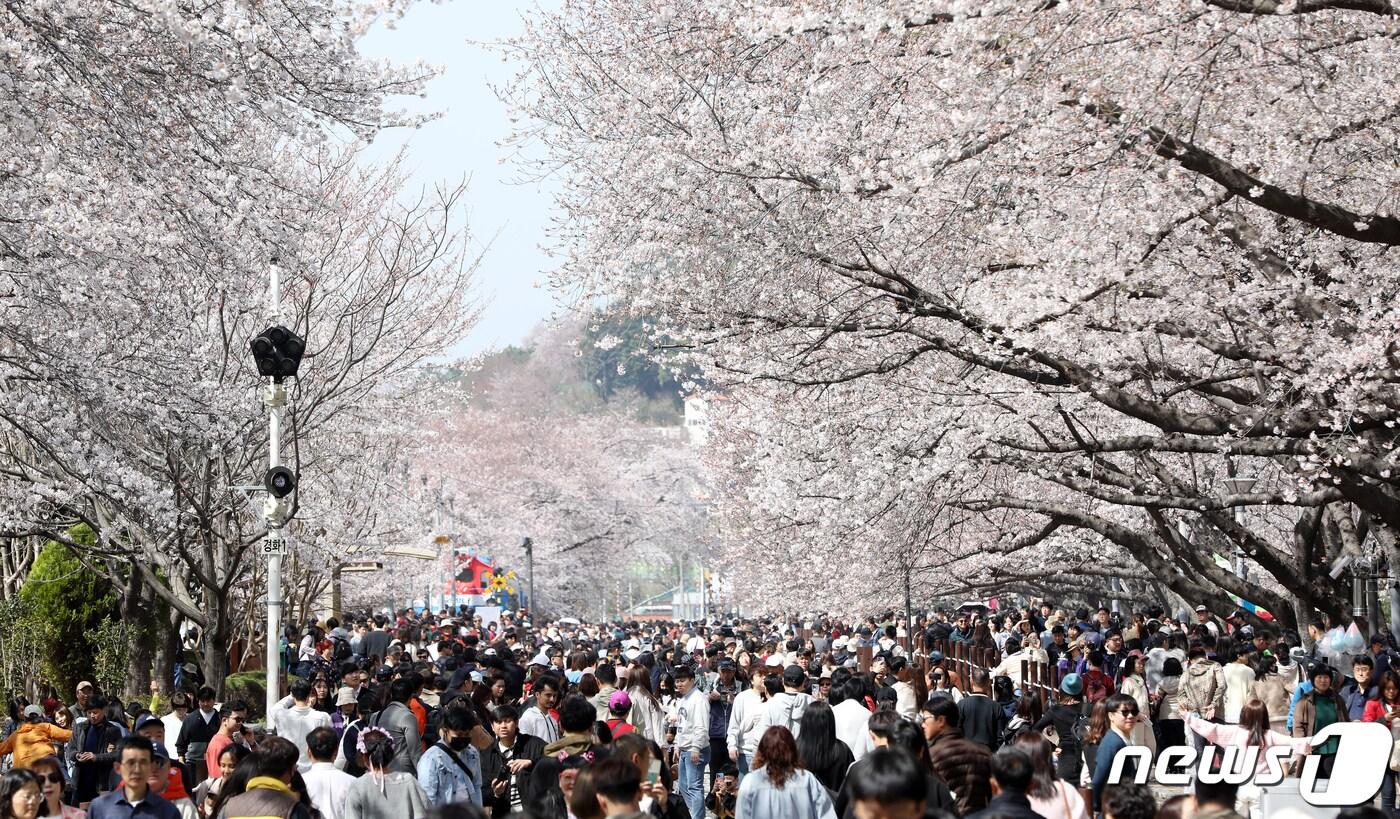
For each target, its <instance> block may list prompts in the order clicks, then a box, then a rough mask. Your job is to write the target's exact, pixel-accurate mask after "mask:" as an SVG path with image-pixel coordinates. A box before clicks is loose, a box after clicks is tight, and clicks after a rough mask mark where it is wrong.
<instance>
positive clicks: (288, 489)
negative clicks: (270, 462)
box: [263, 466, 297, 498]
mask: <svg viewBox="0 0 1400 819" xmlns="http://www.w3.org/2000/svg"><path fill="white" fill-rule="evenodd" d="M263 486H264V487H266V488H267V491H268V492H269V493H271V495H272V497H274V498H285V497H287V496H288V495H290V494H292V490H294V489H296V488H297V476H296V474H295V473H293V472H292V470H290V469H288V468H287V467H285V466H275V467H273V468H272V469H269V470H267V474H266V475H264V476H263Z"/></svg>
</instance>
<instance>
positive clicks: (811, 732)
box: [797, 700, 856, 793]
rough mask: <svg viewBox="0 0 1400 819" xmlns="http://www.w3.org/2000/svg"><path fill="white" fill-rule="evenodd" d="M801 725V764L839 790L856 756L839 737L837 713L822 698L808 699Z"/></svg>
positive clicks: (799, 739) (799, 738)
mask: <svg viewBox="0 0 1400 819" xmlns="http://www.w3.org/2000/svg"><path fill="white" fill-rule="evenodd" d="M800 725H801V728H802V730H801V731H800V732H799V733H798V734H797V759H798V764H799V765H801V766H802V767H803V768H806V769H807V770H809V771H811V772H812V774H813V775H815V776H816V777H817V780H818V781H820V782H821V783H822V785H824V786H826V789H827V790H829V791H831V792H833V793H839V792H840V791H841V784H842V783H843V782H845V781H846V769H848V768H850V767H851V765H852V764H854V763H855V761H856V758H855V755H854V754H852V753H851V749H850V748H848V747H847V746H846V743H844V742H842V741H841V740H839V739H837V738H836V715H835V714H834V713H833V712H832V710H831V706H830V705H827V704H826V703H825V702H823V701H821V700H814V701H812V702H810V703H808V704H807V708H806V710H804V711H803V712H802V720H801V722H800Z"/></svg>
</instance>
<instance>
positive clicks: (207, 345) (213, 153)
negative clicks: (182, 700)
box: [0, 0, 474, 684]
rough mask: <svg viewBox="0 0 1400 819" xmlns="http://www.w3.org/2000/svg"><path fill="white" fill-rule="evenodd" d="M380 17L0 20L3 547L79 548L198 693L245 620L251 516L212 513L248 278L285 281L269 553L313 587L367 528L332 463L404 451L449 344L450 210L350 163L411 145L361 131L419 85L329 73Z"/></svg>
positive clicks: (240, 453) (249, 428)
mask: <svg viewBox="0 0 1400 819" xmlns="http://www.w3.org/2000/svg"><path fill="white" fill-rule="evenodd" d="M401 8H402V7H401V4H397V3H358V2H332V0H310V1H308V2H297V3H284V4H273V5H269V4H245V3H232V4H225V5H222V6H212V7H208V8H200V7H190V6H187V5H180V4H176V3H169V2H163V0H152V2H138V3H125V4H114V3H72V2H58V3H47V4H41V5H38V6H23V7H20V6H16V7H11V8H7V9H6V10H5V11H4V12H3V13H0V14H3V17H2V18H0V19H3V23H0V38H3V40H4V42H5V46H6V47H5V49H4V57H3V59H4V60H5V61H6V68H7V71H6V75H7V76H8V77H9V78H10V81H9V82H7V83H5V84H4V88H3V89H0V106H3V107H4V109H5V112H6V116H5V117H4V121H5V123H6V125H4V126H0V127H4V128H5V129H6V130H7V133H6V136H7V138H8V140H9V144H10V146H11V152H10V154H9V158H8V159H7V165H6V168H5V173H4V176H3V180H0V197H3V200H4V202H5V216H4V218H3V220H0V256H3V258H4V265H3V273H0V276H3V277H4V283H3V284H0V290H3V291H4V293H3V295H4V299H3V301H0V419H3V422H4V423H3V436H4V437H3V442H4V447H3V460H2V461H0V462H2V463H3V464H4V472H3V474H4V481H3V482H0V491H3V492H4V493H5V500H6V504H5V515H4V528H5V530H6V531H7V533H9V534H12V535H16V536H27V535H41V536H45V537H54V538H58V539H63V538H65V532H66V530H67V529H68V528H69V527H70V526H71V525H72V524H74V523H77V522H86V523H88V524H89V525H90V526H91V527H92V528H93V530H94V532H96V533H97V536H98V542H97V546H96V547H95V548H89V549H85V550H84V555H85V557H86V559H88V560H90V561H91V562H93V563H94V565H95V566H96V567H97V568H99V569H100V570H102V571H104V572H105V573H106V574H108V576H109V577H110V578H112V579H113V580H114V581H117V582H119V585H120V586H122V587H123V588H124V589H125V590H126V594H125V595H124V601H125V602H124V605H128V606H130V605H141V601H142V600H149V599H150V597H151V596H152V595H154V596H155V597H157V598H159V599H160V600H162V601H164V602H165V603H167V604H169V605H170V606H171V607H172V608H173V609H174V610H175V611H176V612H178V614H179V615H180V616H182V617H184V618H186V619H187V620H189V621H191V622H193V623H194V624H196V625H197V626H199V627H200V629H201V630H202V631H203V634H204V644H203V645H204V652H203V657H202V665H203V666H204V672H205V675H206V677H207V678H208V679H210V680H211V682H213V683H214V684H222V679H223V676H224V674H223V672H224V670H225V669H226V667H227V658H226V656H225V654H224V652H225V651H226V648H227V646H228V643H229V641H230V638H231V637H232V636H233V629H234V625H233V624H234V622H235V620H236V617H235V615H236V614H238V613H239V612H240V611H242V610H244V607H246V606H248V605H249V604H250V603H251V602H253V600H254V598H255V594H254V593H253V590H252V589H251V588H250V587H249V580H250V578H251V576H252V561H253V560H254V558H253V551H252V548H251V547H252V545H253V544H254V543H255V542H256V541H257V540H258V539H259V538H260V537H261V536H262V534H263V532H262V523H261V516H260V515H259V514H258V510H257V509H256V508H251V507H250V506H249V505H248V503H247V502H246V499H245V498H244V497H243V496H241V495H240V493H239V492H237V491H235V490H234V489H233V488H232V487H234V486H237V485H242V484H249V483H257V482H259V481H260V477H261V474H262V471H263V469H264V468H265V464H266V456H265V453H266V446H267V445H266V430H265V424H266V420H265V416H264V410H263V409H262V407H261V405H260V402H259V394H260V384H261V379H259V378H258V377H257V375H256V373H255V372H254V370H253V368H252V363H251V361H250V357H249V355H248V352H247V344H248V341H249V339H251V338H252V337H253V336H254V335H255V334H256V333H258V332H260V331H261V330H262V329H263V328H265V327H266V326H268V325H269V324H271V323H272V318H271V317H270V316H269V315H268V311H267V307H266V305H267V301H268V293H267V280H268V278H267V270H268V265H269V263H271V262H274V261H275V262H277V263H279V264H280V265H281V266H282V267H283V268H284V269H285V270H286V271H287V275H286V278H285V280H284V287H283V292H282V293H281V294H280V295H281V299H282V302H283V304H284V306H285V309H284V313H283V321H284V323H286V324H287V325H288V326H290V327H292V328H293V329H294V330H296V331H297V332H298V333H299V334H301V335H302V336H304V337H305V338H306V339H307V340H308V351H307V356H306V359H305V361H304V362H303V365H302V368H301V373H300V375H301V377H300V379H298V380H297V381H296V382H294V385H293V390H292V396H291V406H290V408H289V411H288V418H287V420H288V428H289V431H290V433H291V434H290V436H289V441H288V448H289V450H290V452H289V455H290V459H291V460H292V462H293V464H294V465H295V466H296V467H297V468H298V469H299V471H300V473H301V482H302V486H303V491H302V492H301V493H300V494H299V499H300V502H301V508H300V509H299V510H298V512H299V515H301V516H303V517H304V523H305V524H308V525H301V526H299V527H298V531H297V532H296V535H297V536H298V537H299V538H300V539H301V540H302V541H303V542H302V547H303V548H305V549H307V550H308V552H307V554H308V555H310V554H315V553H316V551H315V550H318V549H319V550H322V552H321V557H322V558H323V559H327V560H330V559H333V556H334V555H336V554H339V553H341V551H342V550H343V546H344V544H345V543H347V542H350V541H352V540H354V539H355V535H356V529H355V527H357V526H362V525H372V521H373V519H374V517H375V514H376V510H377V509H379V503H380V501H381V500H382V495H381V496H378V497H377V496H376V495H375V494H374V493H376V492H379V491H380V490H381V488H382V487H381V486H380V485H379V484H377V483H376V482H375V481H374V480H371V479H367V478H368V476H367V475H366V473H365V471H364V469H363V467H362V465H360V464H357V463H355V462H354V460H353V459H354V458H355V457H356V456H363V455H370V454H375V453H381V452H382V451H383V450H384V449H385V448H386V447H390V446H393V445H395V444H396V442H398V441H400V440H401V439H402V437H403V436H404V435H407V434H409V433H411V431H412V430H413V429H414V428H415V426H416V423H415V420H414V419H415V415H416V413H417V412H418V411H419V410H420V406H419V403H418V402H419V399H420V395H421V391H419V390H417V389H416V388H415V386H414V381H413V374H414V372H415V370H416V368H417V367H418V365H420V364H421V363H422V362H423V361H425V360H427V359H429V358H431V357H433V356H436V355H439V354H441V353H442V351H443V350H445V349H446V347H447V346H448V345H450V344H451V343H453V342H454V341H456V340H457V339H458V338H460V337H461V335H462V334H463V332H464V331H465V329H466V328H467V327H468V326H469V325H470V322H471V321H472V319H473V317H474V313H473V310H472V306H471V304H470V302H469V300H468V298H469V296H468V293H469V283H470V274H471V266H470V264H468V263H467V261H466V260H465V259H464V258H463V255H462V241H461V240H462V238H463V224H462V214H461V211H460V208H459V202H460V196H461V192H462V189H461V187H460V186H447V187H444V188H442V189H441V190H438V191H435V192H428V193H427V194H426V195H424V196H421V197H420V198H419V199H418V200H417V201H413V200H410V199H406V197H405V196H404V195H403V181H404V175H403V173H402V172H401V171H400V169H399V167H398V166H397V164H390V165H387V166H384V167H380V168H373V169H368V170H366V169H362V168H361V167H360V166H359V164H358V163H357V161H356V146H357V144H358V143H359V141H360V140H362V139H365V138H369V137H372V136H373V134H374V133H375V132H377V131H378V130H380V129H382V128H386V127H395V126H411V125H412V124H414V122H415V120H413V119H411V118H407V117H403V116H399V115H395V114H392V113H389V112H386V110H385V103H386V100H388V99H389V98H390V97H392V96H394V95H402V94H417V93H420V91H421V88H422V83H423V81H424V80H425V79H426V78H427V77H428V76H429V72H428V71H427V70H426V69H423V68H421V67H414V68H408V69H400V68H393V67H389V66H384V65H378V64H373V63H370V62H368V61H366V60H364V59H363V58H361V57H360V56H359V55H358V54H357V52H356V49H355V39H356V37H357V36H358V34H360V33H361V32H363V31H364V29H365V27H366V26H368V25H370V24H371V23H372V22H373V21H374V20H375V19H379V18H380V17H382V16H383V15H385V14H394V13H397V12H399V11H401ZM405 202H406V204H400V203H405ZM366 492H368V493H369V494H367V495H366V494H364V493H366ZM347 498H349V500H347ZM317 518H321V523H320V525H319V526H318V525H310V524H312V522H313V521H315V520H317ZM147 669H148V666H147ZM147 669H142V668H136V667H134V669H133V674H134V675H140V674H145V673H147ZM134 679H135V678H134Z"/></svg>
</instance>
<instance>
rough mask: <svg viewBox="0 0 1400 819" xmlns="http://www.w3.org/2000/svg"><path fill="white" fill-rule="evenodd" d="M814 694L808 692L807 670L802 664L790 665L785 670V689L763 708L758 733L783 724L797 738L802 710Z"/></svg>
mask: <svg viewBox="0 0 1400 819" xmlns="http://www.w3.org/2000/svg"><path fill="white" fill-rule="evenodd" d="M811 701H812V696H811V695H810V694H808V693H807V672H805V671H803V670H802V668H801V667H800V666H795V665H790V666H788V667H787V668H786V669H785V670H784V671H783V690H782V692H781V693H778V694H774V695H773V696H771V697H769V698H768V704H767V705H766V706H764V709H763V719H762V720H760V721H759V725H758V727H757V728H756V729H755V730H757V731H758V735H759V736H760V737H761V736H763V732H764V731H767V730H768V729H769V728H770V727H772V726H774V725H781V726H783V727H784V728H786V729H788V731H790V732H791V733H792V736H793V738H794V739H795V738H796V737H797V736H798V734H799V733H801V731H802V724H801V723H802V712H804V711H806V710H807V703H809V702H811Z"/></svg>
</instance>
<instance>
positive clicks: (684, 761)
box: [672, 665, 710, 819]
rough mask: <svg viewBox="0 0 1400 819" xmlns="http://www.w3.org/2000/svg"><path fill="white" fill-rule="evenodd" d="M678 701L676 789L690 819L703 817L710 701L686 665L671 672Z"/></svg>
mask: <svg viewBox="0 0 1400 819" xmlns="http://www.w3.org/2000/svg"><path fill="white" fill-rule="evenodd" d="M672 676H673V677H674V678H675V681H676V693H677V694H679V695H680V701H679V702H678V703H677V706H676V753H677V755H678V756H679V757H680V782H679V783H678V785H679V792H680V795H681V798H682V799H683V800H684V801H685V804H686V807H687V808H689V809H690V815H691V817H692V819H705V766H706V765H707V764H708V763H709V757H710V703H709V700H708V698H707V697H706V696H705V694H704V693H703V692H702V691H700V689H699V688H697V687H696V686H695V671H694V669H692V668H691V667H690V666H689V665H680V666H677V667H676V670H675V673H674V674H673V675H672Z"/></svg>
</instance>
